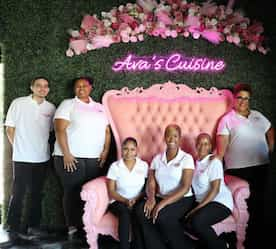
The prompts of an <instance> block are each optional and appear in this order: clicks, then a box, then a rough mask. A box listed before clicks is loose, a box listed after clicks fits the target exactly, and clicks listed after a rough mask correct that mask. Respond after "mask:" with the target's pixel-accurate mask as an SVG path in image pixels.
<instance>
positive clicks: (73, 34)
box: [71, 30, 80, 38]
mask: <svg viewBox="0 0 276 249" xmlns="http://www.w3.org/2000/svg"><path fill="white" fill-rule="evenodd" d="M71 35H72V37H74V38H77V37H79V36H80V32H79V31H78V30H73V31H72V32H71Z"/></svg>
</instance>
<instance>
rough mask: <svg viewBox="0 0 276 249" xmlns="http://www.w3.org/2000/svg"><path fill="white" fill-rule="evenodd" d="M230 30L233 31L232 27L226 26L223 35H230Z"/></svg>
mask: <svg viewBox="0 0 276 249" xmlns="http://www.w3.org/2000/svg"><path fill="white" fill-rule="evenodd" d="M230 30H231V27H230V26H226V27H225V28H224V29H223V33H224V34H229V33H230Z"/></svg>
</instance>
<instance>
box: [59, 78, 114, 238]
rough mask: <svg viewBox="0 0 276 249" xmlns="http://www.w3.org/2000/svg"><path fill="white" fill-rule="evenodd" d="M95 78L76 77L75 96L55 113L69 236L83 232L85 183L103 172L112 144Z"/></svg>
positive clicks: (64, 206) (60, 171) (64, 102)
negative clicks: (93, 95) (94, 93)
mask: <svg viewBox="0 0 276 249" xmlns="http://www.w3.org/2000/svg"><path fill="white" fill-rule="evenodd" d="M92 84H93V82H92V79H90V78H87V77H81V78H77V79H75V80H74V92H75V98H73V99H66V100H64V101H63V102H62V103H61V104H60V105H59V107H58V108H57V111H56V113H55V117H54V124H55V132H56V143H55V148H54V164H55V169H56V171H57V174H58V175H59V177H60V180H61V183H62V186H63V190H64V194H63V208H64V214H65V220H66V225H67V226H68V235H69V238H70V237H72V236H73V235H74V234H76V235H77V234H78V233H77V232H78V231H79V232H82V228H83V224H82V215H83V202H82V201H81V199H80V191H81V187H82V185H83V184H84V183H85V182H87V181H89V180H91V179H94V178H96V177H98V176H100V174H101V167H103V165H104V162H105V160H106V158H107V155H108V152H109V147H110V137H111V136H110V129H109V125H108V120H107V117H106V115H105V112H104V108H103V106H102V105H101V104H100V103H97V102H95V101H93V100H92V98H91V97H90V93H91V91H92V89H93V85H92Z"/></svg>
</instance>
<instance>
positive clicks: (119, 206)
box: [108, 201, 144, 249]
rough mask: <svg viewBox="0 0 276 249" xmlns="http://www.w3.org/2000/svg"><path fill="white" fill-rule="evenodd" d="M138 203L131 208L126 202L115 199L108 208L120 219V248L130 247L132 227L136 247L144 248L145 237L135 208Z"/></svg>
mask: <svg viewBox="0 0 276 249" xmlns="http://www.w3.org/2000/svg"><path fill="white" fill-rule="evenodd" d="M137 204H138V203H136V204H135V205H134V207H133V208H132V209H129V208H128V207H127V206H126V205H125V204H124V203H122V202H118V201H115V202H113V203H111V204H110V205H109V207H108V210H109V211H110V212H111V213H113V214H114V215H115V216H116V217H118V219H119V239H120V249H129V248H130V242H129V236H130V228H131V229H132V236H133V237H132V241H133V242H134V243H135V244H134V248H135V249H143V248H144V245H143V239H142V235H141V230H140V227H139V225H138V223H137V219H136V216H135V215H134V210H135V208H136V207H137Z"/></svg>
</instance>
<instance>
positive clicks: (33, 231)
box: [27, 227, 49, 239]
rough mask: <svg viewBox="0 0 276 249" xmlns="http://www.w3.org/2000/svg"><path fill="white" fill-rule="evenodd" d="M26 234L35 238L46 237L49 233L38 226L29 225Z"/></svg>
mask: <svg viewBox="0 0 276 249" xmlns="http://www.w3.org/2000/svg"><path fill="white" fill-rule="evenodd" d="M27 234H28V236H30V237H33V238H34V239H36V238H46V237H48V236H49V233H48V232H47V231H44V230H42V229H40V228H38V227H29V228H28V233H27Z"/></svg>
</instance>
